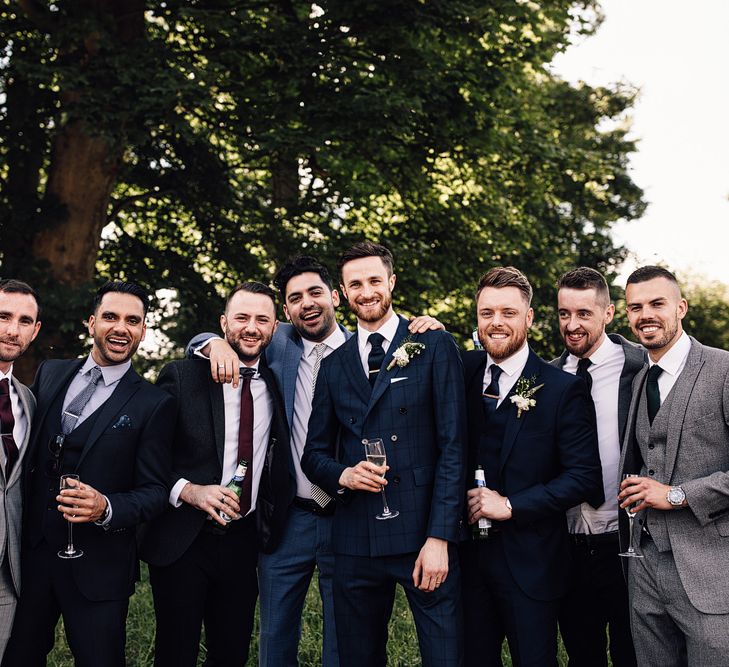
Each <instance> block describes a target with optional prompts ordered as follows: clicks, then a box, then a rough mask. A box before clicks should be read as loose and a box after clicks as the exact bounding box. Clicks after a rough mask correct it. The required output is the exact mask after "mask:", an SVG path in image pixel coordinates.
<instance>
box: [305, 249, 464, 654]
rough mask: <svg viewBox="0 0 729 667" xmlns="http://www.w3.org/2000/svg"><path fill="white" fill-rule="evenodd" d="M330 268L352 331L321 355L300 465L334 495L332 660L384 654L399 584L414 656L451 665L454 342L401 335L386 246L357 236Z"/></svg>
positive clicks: (458, 386)
mask: <svg viewBox="0 0 729 667" xmlns="http://www.w3.org/2000/svg"><path fill="white" fill-rule="evenodd" d="M339 270H340V274H341V289H342V293H343V294H344V296H345V297H346V299H347V301H348V303H349V306H350V308H351V309H352V311H353V312H354V314H355V315H356V316H357V333H356V335H354V336H352V337H351V338H350V339H349V340H348V341H347V342H345V343H344V344H343V345H341V346H340V347H339V348H338V349H337V350H335V351H334V352H333V353H331V354H330V355H329V356H327V357H326V358H325V359H324V360H323V361H322V363H321V368H320V370H319V373H318V379H317V384H316V391H315V393H314V402H313V406H312V416H311V419H310V421H309V428H308V435H307V440H306V447H305V449H304V455H303V457H302V459H301V467H302V469H303V471H304V473H305V474H306V476H307V477H308V478H309V479H310V480H311V481H312V482H314V483H315V484H317V485H318V486H319V487H320V488H322V489H323V490H324V491H325V492H326V493H327V494H328V495H330V496H331V497H333V498H337V499H338V500H339V503H338V507H337V510H336V512H335V513H334V523H333V526H332V550H333V551H334V610H335V613H336V618H337V623H336V627H337V640H338V646H339V659H340V664H341V665H346V666H347V667H358V666H360V665H361V666H363V667H364V666H368V667H369V666H374V665H385V664H386V663H387V652H386V644H387V623H388V620H389V617H390V613H391V611H392V605H393V600H394V595H395V586H396V584H400V585H401V586H402V587H403V588H404V589H405V592H406V595H407V598H408V602H409V603H410V608H411V610H412V612H413V618H414V620H415V626H416V629H417V632H418V641H419V644H420V653H421V659H422V664H423V665H426V666H431V665H433V666H434V665H438V666H439V667H444V666H447V665H454V666H455V665H460V664H461V663H462V641H461V627H460V570H459V567H458V558H457V554H456V551H455V545H456V543H457V541H458V539H459V536H460V530H461V525H460V519H461V509H462V502H463V492H464V467H463V463H464V460H463V454H464V451H465V440H464V435H465V434H464V426H465V413H464V400H463V398H464V397H463V375H462V366H461V361H460V358H459V354H458V350H457V348H456V346H455V343H454V341H453V339H452V337H451V336H450V334H447V333H446V332H444V331H428V332H425V333H423V334H419V335H417V336H413V337H409V336H408V322H407V320H405V319H404V318H401V317H398V316H397V315H396V314H395V312H394V311H393V308H392V290H393V288H394V286H395V280H396V278H395V274H394V273H393V258H392V254H391V253H390V251H389V250H388V249H387V248H385V247H384V246H381V245H378V244H375V243H367V242H365V243H358V244H357V245H355V246H353V247H352V248H350V249H349V250H347V251H346V252H345V253H344V254H343V255H342V257H341V259H340V261H339ZM376 439H379V440H381V441H382V443H383V446H384V450H385V455H386V459H387V461H386V465H385V463H384V462H383V463H382V465H376V464H375V462H371V461H368V460H366V455H365V444H369V443H370V441H372V440H376ZM385 473H387V478H386V479H383V477H384V476H385ZM383 485H384V486H385V489H386V492H387V501H388V504H389V507H390V508H391V510H392V511H390V512H389V513H388V512H386V511H385V510H384V507H383V496H382V495H381V494H380V490H381V487H382V486H383ZM396 512H399V514H396Z"/></svg>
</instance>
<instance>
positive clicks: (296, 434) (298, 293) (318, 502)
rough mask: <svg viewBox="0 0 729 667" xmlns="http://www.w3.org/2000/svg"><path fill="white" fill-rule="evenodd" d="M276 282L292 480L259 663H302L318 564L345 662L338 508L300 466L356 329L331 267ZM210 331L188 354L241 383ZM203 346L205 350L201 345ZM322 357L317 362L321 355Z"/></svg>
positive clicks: (416, 327)
mask: <svg viewBox="0 0 729 667" xmlns="http://www.w3.org/2000/svg"><path fill="white" fill-rule="evenodd" d="M274 283H275V285H276V287H277V288H278V290H279V292H280V294H281V298H282V300H283V303H284V307H283V308H284V314H285V315H286V318H287V319H288V320H289V321H290V322H291V324H285V323H280V324H279V326H278V327H277V328H276V332H275V333H274V335H273V338H272V340H271V344H270V345H269V346H268V347H267V348H266V350H265V355H266V360H267V361H268V365H269V368H270V369H271V371H272V372H273V374H274V376H275V377H276V381H277V383H278V386H279V389H280V390H281V394H282V395H283V398H284V404H285V409H286V417H287V420H288V423H289V431H290V433H291V454H292V458H291V462H292V466H293V469H292V472H291V475H292V479H293V478H295V484H293V485H292V487H291V492H290V496H291V497H290V498H289V502H290V503H291V504H290V506H289V508H288V512H287V517H286V522H285V526H284V529H283V531H282V536H281V541H280V543H279V545H278V547H277V548H276V549H275V550H274V551H273V552H271V553H262V554H261V555H260V558H259V562H258V578H259V586H260V589H261V595H260V605H261V617H260V622H261V637H260V643H259V651H258V656H259V664H260V665H262V666H263V665H265V666H269V667H284V666H286V667H291V666H294V667H295V666H296V665H297V664H298V659H297V654H298V645H299V637H300V636H301V614H302V611H303V607H304V601H305V598H306V592H307V590H308V588H309V584H310V582H311V578H312V575H313V573H314V569H315V568H316V569H318V571H319V592H320V594H321V600H322V610H323V626H324V632H323V646H322V665H323V667H336V666H337V665H338V664H339V658H338V653H337V641H336V631H335V622H334V603H333V599H332V575H333V571H334V556H333V554H332V550H331V532H332V514H333V512H334V509H335V505H336V503H334V502H333V501H332V499H331V497H330V496H328V495H327V494H325V493H323V492H322V491H321V489H318V488H316V487H314V486H313V485H312V483H311V481H309V479H308V478H307V477H306V475H304V473H303V472H302V470H301V463H300V461H301V456H302V454H303V450H304V445H305V443H306V433H307V428H308V423H309V416H310V415H311V403H312V398H313V394H314V384H315V381H316V375H317V373H318V371H319V368H320V366H321V360H322V359H323V358H325V357H327V356H329V354H331V353H332V352H333V351H334V350H336V349H337V348H338V347H339V346H340V345H342V344H343V343H344V342H345V340H347V339H348V338H349V337H350V336H351V335H352V334H351V333H350V332H349V331H347V329H345V328H344V327H343V326H341V325H338V324H337V322H336V313H335V309H336V307H337V306H338V305H339V293H338V292H337V290H335V289H333V285H332V280H331V278H330V276H329V272H328V270H327V268H326V267H325V266H324V265H323V264H321V263H320V262H318V261H317V260H316V259H314V258H313V257H309V256H305V255H301V256H298V257H294V258H293V259H291V260H289V261H288V262H287V263H286V264H284V265H283V266H282V267H281V268H280V269H279V271H278V272H277V274H276V276H275V277H274ZM436 326H437V327H440V324H439V323H438V322H437V321H436V320H433V319H432V318H430V317H420V318H416V320H414V321H413V322H412V323H411V325H410V330H411V331H413V332H416V331H420V330H421V329H422V330H423V331H425V330H427V329H428V328H431V327H436ZM211 336H212V334H200V335H199V336H196V337H195V338H194V339H193V340H192V341H191V342H190V345H189V346H188V354H190V352H191V351H192V352H193V353H194V354H195V353H198V354H202V355H204V354H208V353H209V355H210V362H211V373H212V376H213V378H214V379H216V380H223V381H230V382H232V383H233V385H234V386H235V385H237V383H238V377H237V372H238V364H237V363H236V360H237V358H238V357H237V354H236V353H235V351H234V350H233V349H232V348H231V347H230V346H229V345H228V344H227V342H226V341H224V340H221V339H218V338H216V339H214V340H211ZM197 348H201V349H199V351H196V349H197ZM317 360H318V361H317Z"/></svg>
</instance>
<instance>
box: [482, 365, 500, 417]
mask: <svg viewBox="0 0 729 667" xmlns="http://www.w3.org/2000/svg"><path fill="white" fill-rule="evenodd" d="M503 372H504V369H503V368H501V366H497V365H496V364H493V365H492V366H491V382H490V383H489V386H488V387H486V389H484V392H483V396H482V398H481V400H482V401H483V411H484V414H485V415H486V421H488V420H489V419H490V418H491V415H493V414H494V412H496V408H497V407H498V405H499V394H500V391H499V378H500V377H501V374H502V373H503Z"/></svg>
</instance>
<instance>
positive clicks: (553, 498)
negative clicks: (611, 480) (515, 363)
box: [509, 380, 604, 523]
mask: <svg viewBox="0 0 729 667" xmlns="http://www.w3.org/2000/svg"><path fill="white" fill-rule="evenodd" d="M544 391H548V389H547V387H545V388H544ZM537 400H538V398H537ZM556 419H557V421H556V432H555V435H554V437H555V440H556V443H555V444H556V447H557V455H558V459H559V460H558V463H559V468H560V472H559V474H558V475H557V476H556V477H554V478H553V479H551V480H549V481H548V482H546V483H544V484H535V485H534V486H531V487H529V488H528V489H524V490H522V491H519V492H517V493H515V494H513V495H511V494H510V495H509V502H510V503H511V506H512V516H513V519H514V521H516V522H517V523H531V522H532V521H536V520H538V519H541V518H544V517H547V516H550V515H554V514H557V513H560V512H564V511H566V510H567V509H569V508H570V507H574V506H575V505H579V504H580V503H582V502H585V501H587V502H589V503H590V504H591V505H593V506H595V505H598V506H599V505H601V504H602V503H603V502H604V491H603V486H602V468H601V466H600V451H599V449H598V444H597V428H596V423H595V422H596V420H595V409H594V406H593V404H592V401H591V400H590V398H589V395H588V393H587V386H586V385H585V383H584V382H583V381H581V380H579V381H578V380H574V381H571V382H570V383H569V385H568V386H567V388H566V390H565V391H564V392H563V395H562V397H561V400H560V402H559V405H558V408H557V417H556ZM545 444H546V443H545Z"/></svg>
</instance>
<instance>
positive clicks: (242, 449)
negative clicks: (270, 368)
mask: <svg viewBox="0 0 729 667" xmlns="http://www.w3.org/2000/svg"><path fill="white" fill-rule="evenodd" d="M255 374H256V370H255V369H254V368H243V369H241V372H240V376H241V378H243V384H242V385H241V389H240V424H239V425H238V461H241V460H243V459H245V460H246V461H247V462H248V471H247V473H246V477H245V479H244V480H243V488H242V489H241V493H240V514H241V516H245V515H246V514H248V510H249V509H251V490H252V485H253V393H252V392H251V380H252V379H253V376H254V375H255ZM236 463H237V462H236Z"/></svg>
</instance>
